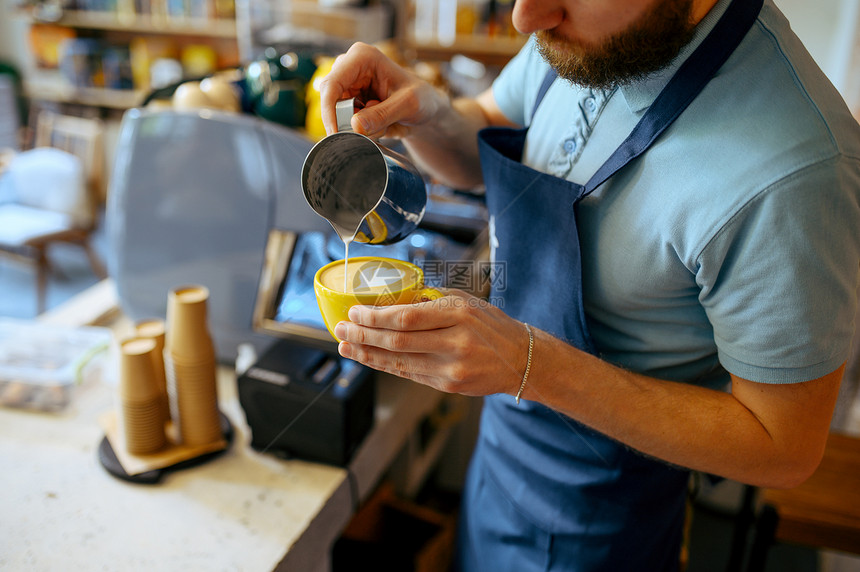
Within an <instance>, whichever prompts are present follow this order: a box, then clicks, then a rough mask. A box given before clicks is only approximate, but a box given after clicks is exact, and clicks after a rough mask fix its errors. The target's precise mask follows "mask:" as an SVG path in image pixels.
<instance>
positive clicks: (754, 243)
mask: <svg viewBox="0 0 860 572" xmlns="http://www.w3.org/2000/svg"><path fill="white" fill-rule="evenodd" d="M727 6H728V0H720V2H719V3H718V4H717V5H716V6H715V7H714V9H713V10H712V11H711V12H710V13H709V14H708V16H707V17H706V18H705V19H704V20H703V21H702V22H701V23H700V24H699V26H698V27H697V30H696V35H695V37H694V39H693V41H692V42H691V43H690V45H688V46H687V47H686V48H685V49H684V50H683V51H682V53H681V54H679V56H678V58H677V59H676V61H675V62H673V63H672V65H670V66H669V67H668V68H666V69H665V70H664V71H663V72H661V73H658V74H655V75H653V76H651V77H649V78H647V79H646V80H644V81H641V82H637V83H634V84H631V85H624V86H621V87H619V88H617V89H614V90H607V91H596V90H591V89H582V88H579V87H577V86H574V85H572V84H570V83H569V82H566V81H564V80H561V79H558V80H556V81H555V83H554V84H553V85H552V87H551V88H550V90H549V91H548V93H547V95H546V97H545V99H544V100H543V102H542V104H541V106H540V107H539V109H538V111H537V113H536V114H535V117H534V118H531V117H530V115H531V109H532V106H533V104H534V100H535V97H536V93H537V90H538V87H539V86H540V84H541V81H542V79H543V77H544V75H545V73H546V71H547V64H546V63H545V62H544V61H543V60H542V59H541V57H540V55H539V54H538V53H537V51H536V50H535V49H534V44H533V42H531V41H530V42H529V43H527V44H526V46H525V47H524V48H523V50H522V51H521V52H520V53H519V54H518V55H517V56H516V57H515V58H514V59H513V60H512V61H511V63H510V64H509V65H508V66H507V67H506V68H505V69H504V70H503V72H502V73H501V75H500V76H499V78H498V79H497V80H496V82H495V83H494V85H493V93H494V96H495V99H496V102H497V104H498V105H499V107H500V109H501V110H502V112H503V113H504V114H505V115H506V116H507V117H508V118H509V119H510V120H512V121H513V122H515V123H518V124H521V125H527V124H530V128H529V133H528V138H527V143H526V148H525V153H524V159H523V160H524V162H525V163H526V164H527V165H529V166H531V167H533V168H535V169H538V170H541V171H544V172H548V173H551V174H553V175H556V176H559V177H563V178H566V179H568V180H571V181H574V182H577V183H580V184H584V183H585V182H586V181H587V180H588V179H589V178H590V177H591V175H592V174H593V173H594V172H595V171H596V170H597V168H598V167H599V166H600V165H601V164H602V163H603V161H605V160H606V158H607V157H609V155H610V154H611V152H612V151H613V150H614V149H615V148H616V147H617V146H618V145H619V144H620V142H621V141H622V140H623V139H624V137H626V136H627V134H628V133H629V132H630V130H631V129H632V128H633V126H634V125H635V124H636V122H637V121H638V120H639V118H640V117H641V116H642V114H643V113H644V112H645V110H646V109H647V108H648V106H649V105H650V104H651V102H653V100H654V98H655V97H656V96H657V94H658V93H659V92H660V90H661V89H662V88H663V86H665V84H666V83H667V82H668V80H669V79H670V78H671V76H672V75H673V74H674V72H675V71H676V70H677V69H678V67H679V66H680V65H681V63H682V62H683V61H684V60H685V59H686V58H687V57H688V56H689V54H690V53H692V51H693V50H694V49H695V48H696V47H697V46H698V45H699V43H700V42H701V40H702V39H703V38H704V37H705V35H707V33H708V32H709V31H710V30H711V28H712V27H713V25H714V24H715V23H716V21H717V19H718V18H719V16H721V15H722V13H723V12H724V11H725V9H726V7H727ZM578 222H579V227H580V228H579V234H580V241H581V245H582V250H583V252H582V255H583V291H584V302H585V308H586V313H587V317H588V323H589V327H590V329H591V334H592V336H593V338H594V341H595V343H596V345H597V346H598V348H599V350H600V353H601V356H602V357H603V358H604V359H606V360H607V361H609V362H612V363H615V364H617V365H619V366H621V367H624V368H627V369H630V370H633V371H637V372H641V373H645V374H648V375H652V376H655V377H660V378H664V379H671V380H677V381H686V382H690V383H696V384H700V385H704V386H708V387H724V385H725V383H726V382H727V381H728V374H727V373H726V372H727V371H728V372H731V373H733V374H735V375H738V376H740V377H742V378H745V379H750V380H753V381H759V382H765V383H793V382H800V381H806V380H810V379H814V378H817V377H820V376H822V375H824V374H827V373H829V372H831V371H833V370H835V369H836V368H837V367H839V365H841V364H842V363H843V362H844V361H845V360H846V359H847V357H848V353H849V346H850V341H851V337H852V334H853V331H854V324H853V317H854V315H855V305H856V296H855V293H856V292H857V284H858V270H860V127H858V125H857V122H856V121H855V120H854V119H853V118H852V116H851V114H850V112H849V110H848V109H847V107H846V106H845V104H844V102H843V100H842V98H841V97H840V95H839V94H838V92H837V91H836V90H835V89H834V88H833V87H832V85H831V84H830V82H829V81H828V80H827V78H826V77H825V76H824V74H823V73H822V72H821V71H820V69H819V68H818V66H817V65H816V64H815V63H814V61H813V60H812V58H811V57H810V56H809V54H808V53H807V51H806V50H805V48H804V47H803V46H802V44H801V42H800V41H799V39H798V38H797V37H796V36H795V35H794V33H793V32H792V31H791V29H790V27H789V24H788V21H787V20H786V19H785V17H784V16H783V15H782V14H781V13H780V12H779V10H778V9H777V8H776V6H774V4H773V3H772V2H771V1H769V0H768V1H766V2H765V4H764V8H763V9H762V11H761V14H760V15H759V17H758V20H757V22H756V23H755V24H754V26H753V28H752V30H751V31H750V33H749V34H748V35H747V36H746V38H745V39H744V40H743V42H742V43H741V45H740V46H739V47H738V49H737V50H736V51H735V53H734V54H733V55H732V56H731V58H730V59H729V60H728V61H727V62H726V64H725V65H724V66H723V67H722V69H720V71H719V72H718V73H717V75H716V76H715V77H714V78H713V79H712V80H711V82H710V83H709V84H708V85H707V86H706V87H705V89H704V91H703V92H702V93H701V94H700V95H699V96H698V97H697V98H696V100H695V101H694V102H693V103H692V104H691V105H690V106H689V107H688V108H687V110H686V111H685V112H684V113H683V114H682V115H681V116H680V117H679V118H678V119H677V120H676V121H675V123H674V124H673V125H672V126H671V127H670V128H669V129H668V130H667V131H666V132H665V133H663V135H662V136H661V137H660V138H659V139H658V140H657V141H656V142H655V143H654V145H653V146H652V147H651V148H650V149H649V150H648V151H647V152H646V153H645V155H644V156H642V157H640V158H639V159H637V160H635V161H634V162H632V163H631V164H629V165H628V166H627V167H625V168H624V169H623V170H621V171H620V172H619V173H617V174H616V175H615V176H614V177H613V178H611V179H610V180H609V181H607V182H606V183H605V184H603V185H602V186H600V187H599V188H598V189H597V190H596V191H595V192H594V193H593V194H592V195H590V196H589V197H587V198H586V199H584V200H583V202H582V204H581V205H580V208H579V211H578ZM541 232H552V231H551V229H545V230H542V231H541ZM557 238H558V239H560V240H563V237H557ZM497 239H498V240H506V239H509V240H512V239H513V237H510V238H509V237H497ZM534 240H535V256H540V252H541V251H540V248H541V245H543V244H545V240H544V238H543V237H541V236H538V235H536V236H535V237H534Z"/></svg>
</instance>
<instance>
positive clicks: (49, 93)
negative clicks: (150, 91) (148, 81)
mask: <svg viewBox="0 0 860 572" xmlns="http://www.w3.org/2000/svg"><path fill="white" fill-rule="evenodd" d="M24 92H25V94H26V95H27V97H29V98H30V99H35V100H39V101H55V102H60V103H72V104H77V105H89V106H93V107H104V108H108V109H129V108H132V107H136V106H138V105H140V104H141V103H142V102H143V99H144V97H146V94H145V93H144V92H143V91H140V90H131V89H105V88H99V87H74V86H72V85H69V84H68V83H67V82H65V81H64V80H62V79H61V78H56V77H41V78H32V79H28V80H26V81H24Z"/></svg>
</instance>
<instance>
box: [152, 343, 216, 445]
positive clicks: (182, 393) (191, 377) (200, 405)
mask: <svg viewBox="0 0 860 572" xmlns="http://www.w3.org/2000/svg"><path fill="white" fill-rule="evenodd" d="M165 365H166V368H165V369H166V372H167V388H168V395H169V396H170V400H171V410H172V411H174V412H175V413H176V415H175V417H174V420H175V422H176V423H175V425H176V428H177V431H178V438H179V439H180V441H181V442H182V443H183V444H185V445H189V446H197V445H206V444H209V443H212V442H214V441H217V440H219V439H221V438H222V437H223V436H222V434H221V424H220V419H219V415H218V392H217V384H216V376H215V360H214V359H211V360H209V361H207V362H201V363H198V364H195V365H185V364H181V363H176V362H174V360H173V359H172V356H171V354H169V353H167V354H165Z"/></svg>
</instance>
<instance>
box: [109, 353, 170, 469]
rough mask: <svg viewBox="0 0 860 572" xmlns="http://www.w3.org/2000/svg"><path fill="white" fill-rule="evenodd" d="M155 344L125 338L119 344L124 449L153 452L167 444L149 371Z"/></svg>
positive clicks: (155, 384)
mask: <svg viewBox="0 0 860 572" xmlns="http://www.w3.org/2000/svg"><path fill="white" fill-rule="evenodd" d="M154 351H155V341H154V340H152V339H148V338H129V339H127V340H124V341H123V342H122V343H121V344H120V377H119V399H120V405H121V407H120V411H121V413H120V416H119V417H120V427H121V430H122V434H123V436H124V438H125V446H126V450H127V451H128V452H129V453H131V454H134V455H143V454H147V453H154V452H156V451H158V450H159V449H161V448H163V447H164V446H165V444H166V443H167V438H166V436H165V434H164V417H163V414H162V409H161V408H162V397H161V393H160V391H159V388H158V382H157V380H156V375H155V371H154V368H153V358H152V353H153V352H154Z"/></svg>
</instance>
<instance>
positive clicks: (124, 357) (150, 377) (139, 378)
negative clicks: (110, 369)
mask: <svg viewBox="0 0 860 572" xmlns="http://www.w3.org/2000/svg"><path fill="white" fill-rule="evenodd" d="M154 351H155V341H154V340H151V339H148V338H137V337H135V338H128V339H126V340H123V341H122V342H121V343H120V375H119V395H120V398H121V399H122V401H128V402H138V403H139V402H149V401H151V400H153V399H158V398H159V396H160V395H161V393H160V391H159V387H158V380H157V379H156V374H155V368H154V367H153V358H152V353H153V352H154Z"/></svg>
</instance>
